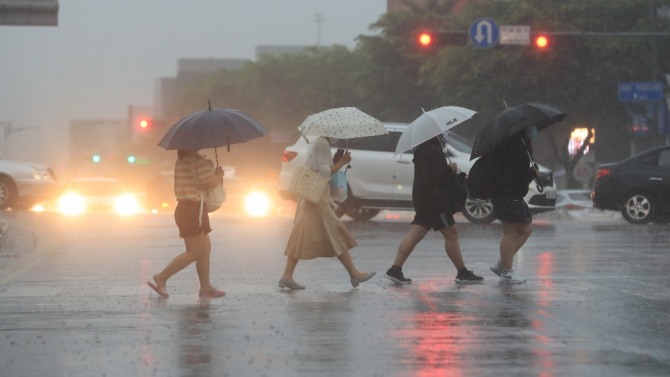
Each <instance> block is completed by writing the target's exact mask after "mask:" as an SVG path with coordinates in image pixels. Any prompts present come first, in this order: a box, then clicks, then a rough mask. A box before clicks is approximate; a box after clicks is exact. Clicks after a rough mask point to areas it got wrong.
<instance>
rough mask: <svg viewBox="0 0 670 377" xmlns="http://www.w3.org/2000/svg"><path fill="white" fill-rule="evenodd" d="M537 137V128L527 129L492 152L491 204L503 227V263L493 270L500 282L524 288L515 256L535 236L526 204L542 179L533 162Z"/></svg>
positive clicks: (501, 255) (501, 253) (493, 267)
mask: <svg viewBox="0 0 670 377" xmlns="http://www.w3.org/2000/svg"><path fill="white" fill-rule="evenodd" d="M535 134H536V130H535V129H533V128H525V129H523V130H521V131H519V132H517V133H516V134H514V135H512V136H511V137H509V138H508V139H506V140H505V141H504V142H503V143H502V144H500V145H498V146H497V147H496V148H495V149H494V150H493V151H492V152H491V156H490V157H491V161H492V165H493V166H492V171H493V172H494V174H493V177H491V178H492V180H491V186H492V190H491V191H492V195H491V203H492V204H493V212H494V214H495V217H496V218H497V219H498V220H500V222H501V224H502V233H503V234H502V238H501V239H500V260H499V261H498V263H496V264H495V265H493V266H491V267H489V268H490V269H491V271H493V273H495V274H496V275H498V276H500V282H501V283H506V284H522V283H525V282H526V279H525V278H522V277H520V276H518V275H515V274H514V271H513V270H512V264H513V260H514V255H515V254H516V253H517V252H518V251H519V249H521V247H522V246H523V245H524V244H525V243H526V241H527V240H528V237H530V234H531V233H532V227H531V223H532V221H533V218H532V216H531V214H530V211H529V210H528V205H527V204H526V202H525V201H524V199H523V198H524V196H526V194H528V185H529V184H530V182H531V181H533V179H535V178H536V177H537V176H538V173H537V167H536V166H535V164H534V162H533V161H532V157H531V156H532V153H533V149H532V146H531V139H532V138H533V135H535Z"/></svg>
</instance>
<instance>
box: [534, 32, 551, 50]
mask: <svg viewBox="0 0 670 377" xmlns="http://www.w3.org/2000/svg"><path fill="white" fill-rule="evenodd" d="M549 42H550V41H549V37H547V36H546V35H543V34H540V35H538V36H536V37H535V40H534V44H535V47H536V48H538V49H540V50H546V49H548V48H549V45H550V43H549Z"/></svg>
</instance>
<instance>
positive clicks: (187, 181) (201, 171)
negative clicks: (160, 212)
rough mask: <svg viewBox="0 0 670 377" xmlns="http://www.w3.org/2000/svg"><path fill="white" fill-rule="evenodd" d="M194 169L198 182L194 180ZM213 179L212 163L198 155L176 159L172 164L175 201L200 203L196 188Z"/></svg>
mask: <svg viewBox="0 0 670 377" xmlns="http://www.w3.org/2000/svg"><path fill="white" fill-rule="evenodd" d="M194 167H197V168H196V171H197V173H198V178H199V180H200V182H197V181H196V180H195V175H194V171H193V168H194ZM212 178H214V163H212V161H210V160H208V159H206V158H204V157H203V156H200V155H194V156H188V157H185V158H183V159H177V161H176V162H175V164H174V195H175V196H176V197H177V200H193V201H200V192H199V191H198V186H200V185H201V184H202V183H205V182H208V181H210V180H211V179H212Z"/></svg>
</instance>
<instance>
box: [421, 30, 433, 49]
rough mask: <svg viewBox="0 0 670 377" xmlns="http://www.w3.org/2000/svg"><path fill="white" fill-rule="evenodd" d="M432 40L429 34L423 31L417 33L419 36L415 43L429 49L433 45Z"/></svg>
mask: <svg viewBox="0 0 670 377" xmlns="http://www.w3.org/2000/svg"><path fill="white" fill-rule="evenodd" d="M434 39H435V38H434V37H433V35H432V34H431V33H429V32H425V31H424V32H421V33H419V36H418V37H417V42H418V43H419V46H421V47H430V46H432V45H433V42H434Z"/></svg>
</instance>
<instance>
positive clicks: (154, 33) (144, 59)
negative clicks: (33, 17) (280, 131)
mask: <svg viewBox="0 0 670 377" xmlns="http://www.w3.org/2000/svg"><path fill="white" fill-rule="evenodd" d="M59 3H60V10H59V15H58V18H59V20H58V27H32V26H31V27H28V26H0V51H2V56H1V58H0V125H6V124H7V122H11V124H12V126H13V127H14V128H19V127H35V128H34V129H29V130H25V131H21V132H15V133H14V134H12V135H11V136H10V137H9V139H8V143H7V144H8V151H7V153H5V151H2V154H3V155H4V156H5V157H6V158H11V159H20V160H26V161H45V162H48V163H50V164H51V165H54V166H55V167H56V168H59V166H58V165H59V164H62V163H63V162H62V161H63V160H64V154H65V153H66V150H65V145H64V143H66V137H65V135H64V134H65V132H66V130H67V127H68V125H69V122H70V120H72V119H125V117H126V113H127V108H128V105H152V104H153V90H154V82H155V80H156V79H157V78H159V77H173V76H176V70H177V60H178V59H179V58H249V59H253V58H254V57H255V56H254V54H255V47H256V46H257V45H268V44H277V45H282V44H284V45H287V44H288V45H314V44H316V42H317V23H316V22H315V18H316V14H317V13H319V14H321V16H322V17H323V19H324V21H323V23H322V24H321V33H320V43H321V45H331V44H341V45H346V46H349V47H354V46H355V38H356V36H358V35H360V34H371V33H372V32H371V31H370V30H369V25H370V24H372V23H374V22H375V21H377V20H378V19H379V17H380V16H381V15H382V14H383V13H384V12H385V10H386V0H189V1H185V0H112V1H104V2H103V1H91V0H60V1H59ZM0 138H2V133H1V132H0ZM0 149H1V145H0Z"/></svg>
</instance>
